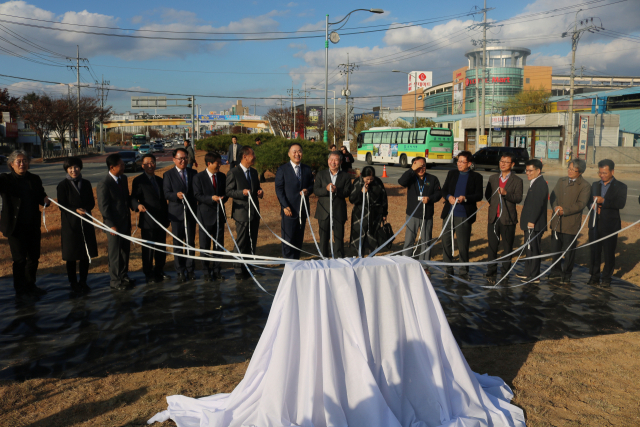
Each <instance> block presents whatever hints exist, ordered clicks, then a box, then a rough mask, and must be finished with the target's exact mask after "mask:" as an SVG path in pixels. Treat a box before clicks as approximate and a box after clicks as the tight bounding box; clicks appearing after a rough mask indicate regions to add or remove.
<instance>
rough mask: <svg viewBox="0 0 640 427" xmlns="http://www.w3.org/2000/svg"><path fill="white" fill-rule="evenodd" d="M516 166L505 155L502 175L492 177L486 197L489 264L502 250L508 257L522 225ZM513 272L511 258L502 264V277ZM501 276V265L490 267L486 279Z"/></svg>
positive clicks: (507, 154) (491, 279)
mask: <svg viewBox="0 0 640 427" xmlns="http://www.w3.org/2000/svg"><path fill="white" fill-rule="evenodd" d="M513 164H514V161H513V154H511V153H502V157H501V158H500V173H497V174H495V175H491V176H490V177H489V183H488V184H487V189H486V191H485V193H484V197H485V198H486V199H487V200H488V201H489V215H488V218H487V240H488V241H489V250H488V251H487V253H488V257H487V261H493V260H494V259H496V257H497V255H498V248H499V247H501V248H502V251H503V254H504V255H506V254H508V253H511V251H512V250H513V239H514V238H515V235H516V224H518V211H517V210H516V205H517V204H518V203H520V202H521V201H522V179H520V177H518V176H516V174H515V173H513V171H512V170H511V168H512V167H513ZM510 268H511V258H510V257H509V258H506V259H505V260H504V261H503V262H502V271H501V273H502V276H504V275H505V274H507V272H508V271H509V269H510ZM497 272H498V264H489V265H487V273H486V274H485V278H486V279H487V280H489V281H495V279H496V276H497Z"/></svg>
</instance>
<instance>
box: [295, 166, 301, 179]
mask: <svg viewBox="0 0 640 427" xmlns="http://www.w3.org/2000/svg"><path fill="white" fill-rule="evenodd" d="M296 177H297V178H298V181H301V180H302V177H301V176H300V165H297V166H296Z"/></svg>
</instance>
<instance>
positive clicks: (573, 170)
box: [567, 168, 580, 172]
mask: <svg viewBox="0 0 640 427" xmlns="http://www.w3.org/2000/svg"><path fill="white" fill-rule="evenodd" d="M567 170H568V171H571V172H580V171H579V170H578V169H573V168H567Z"/></svg>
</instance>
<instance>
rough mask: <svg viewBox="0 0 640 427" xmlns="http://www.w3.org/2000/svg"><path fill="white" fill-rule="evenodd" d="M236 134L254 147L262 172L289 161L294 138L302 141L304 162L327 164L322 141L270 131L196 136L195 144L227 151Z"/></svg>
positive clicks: (314, 165)
mask: <svg viewBox="0 0 640 427" xmlns="http://www.w3.org/2000/svg"><path fill="white" fill-rule="evenodd" d="M233 136H235V137H237V138H238V144H240V145H242V146H249V147H251V148H253V151H254V152H255V154H256V162H255V165H254V167H255V168H256V170H257V171H258V172H259V173H262V172H264V171H271V172H273V173H276V171H277V170H278V168H279V167H280V166H281V165H283V164H284V163H286V162H288V161H289V154H288V153H289V145H291V143H293V142H297V143H299V144H300V145H302V153H303V154H302V163H304V164H306V165H309V166H310V167H311V169H312V170H322V169H326V168H328V165H327V159H328V157H329V150H328V148H327V146H326V145H325V144H324V143H323V142H310V141H307V140H304V139H294V140H291V139H286V138H283V137H280V136H274V135H272V134H270V133H259V134H255V133H254V134H241V135H215V136H211V137H209V138H204V139H199V140H197V141H196V148H197V149H198V150H205V151H218V152H221V153H224V154H226V153H227V151H228V149H229V145H230V144H231V138H232V137H233ZM257 137H260V140H261V141H262V143H261V144H260V145H256V143H255V139H256V138H257Z"/></svg>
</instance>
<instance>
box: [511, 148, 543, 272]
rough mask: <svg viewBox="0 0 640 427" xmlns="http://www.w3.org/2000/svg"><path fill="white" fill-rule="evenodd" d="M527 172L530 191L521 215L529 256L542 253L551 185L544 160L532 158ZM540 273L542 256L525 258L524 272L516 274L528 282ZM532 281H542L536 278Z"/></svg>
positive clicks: (528, 163)
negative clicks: (547, 177)
mask: <svg viewBox="0 0 640 427" xmlns="http://www.w3.org/2000/svg"><path fill="white" fill-rule="evenodd" d="M524 171H525V173H526V174H527V179H528V180H529V191H527V197H526V198H525V199H524V206H523V207H522V215H521V216H520V229H521V230H522V231H523V232H524V239H525V242H527V241H528V240H529V239H531V241H530V242H529V243H528V244H527V246H525V248H524V252H525V254H526V255H527V258H530V257H533V256H537V255H540V243H541V242H542V234H544V232H545V231H547V203H548V201H549V186H548V185H547V181H545V180H544V177H543V176H542V162H541V161H540V160H538V159H531V160H528V161H527V162H526V163H525V170H524ZM539 275H540V258H536V259H525V262H524V272H523V273H522V274H516V277H519V278H520V279H522V281H523V282H528V281H530V280H533V279H534V278H536V277H538V276H539ZM531 283H540V279H539V278H538V279H535V280H533V281H532V282H531Z"/></svg>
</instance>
